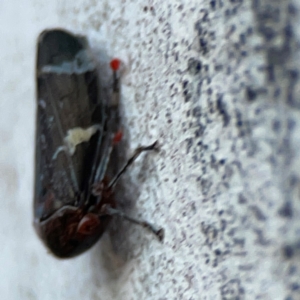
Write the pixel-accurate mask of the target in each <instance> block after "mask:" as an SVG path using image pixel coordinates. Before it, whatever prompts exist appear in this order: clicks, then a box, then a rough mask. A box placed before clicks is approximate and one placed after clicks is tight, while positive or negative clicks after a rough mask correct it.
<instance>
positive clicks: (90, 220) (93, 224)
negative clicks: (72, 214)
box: [77, 213, 100, 235]
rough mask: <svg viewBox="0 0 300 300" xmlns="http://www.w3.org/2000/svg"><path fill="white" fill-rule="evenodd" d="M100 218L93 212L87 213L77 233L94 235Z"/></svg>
mask: <svg viewBox="0 0 300 300" xmlns="http://www.w3.org/2000/svg"><path fill="white" fill-rule="evenodd" d="M99 225H100V219H99V217H98V216H97V215H95V214H93V213H88V214H86V215H85V216H84V217H83V218H82V219H81V221H80V222H79V224H78V226H77V233H80V234H84V235H92V234H94V233H95V232H96V230H97V229H98V228H99Z"/></svg>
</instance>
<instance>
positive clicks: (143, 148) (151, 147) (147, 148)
mask: <svg viewBox="0 0 300 300" xmlns="http://www.w3.org/2000/svg"><path fill="white" fill-rule="evenodd" d="M157 145H158V142H157V141H155V142H154V143H153V144H151V145H149V146H140V147H138V148H137V149H136V150H135V151H134V153H133V155H132V156H131V157H130V158H129V159H128V161H127V163H126V164H125V165H124V166H123V168H122V169H121V170H120V171H119V173H118V174H117V175H116V176H115V178H114V179H113V180H112V181H111V182H110V183H109V185H108V188H111V189H113V187H114V186H115V185H116V183H117V182H118V180H119V179H120V177H121V176H122V174H124V173H125V172H126V170H127V169H128V167H130V166H131V165H132V164H133V162H134V161H135V160H136V159H137V158H138V157H139V156H140V154H141V153H143V152H145V151H151V150H156V151H157V150H158V147H157Z"/></svg>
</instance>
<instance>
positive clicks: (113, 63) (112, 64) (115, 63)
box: [110, 58, 121, 71]
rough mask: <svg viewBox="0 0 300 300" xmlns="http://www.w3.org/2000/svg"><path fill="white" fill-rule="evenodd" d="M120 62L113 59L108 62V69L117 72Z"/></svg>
mask: <svg viewBox="0 0 300 300" xmlns="http://www.w3.org/2000/svg"><path fill="white" fill-rule="evenodd" d="M120 64H121V61H120V60H119V59H118V58H114V59H112V60H111V62H110V67H111V69H112V70H113V71H118V70H119V68H120Z"/></svg>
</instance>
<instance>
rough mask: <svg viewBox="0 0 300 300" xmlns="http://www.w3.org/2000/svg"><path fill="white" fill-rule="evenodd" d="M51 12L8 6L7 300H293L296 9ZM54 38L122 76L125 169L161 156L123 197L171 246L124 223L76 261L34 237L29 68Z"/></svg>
mask: <svg viewBox="0 0 300 300" xmlns="http://www.w3.org/2000/svg"><path fill="white" fill-rule="evenodd" d="M48 2H49V3H46V2H41V1H37V0H26V1H23V2H22V4H20V2H19V1H10V2H8V1H7V2H6V3H5V2H1V4H0V24H1V26H0V28H1V29H0V34H1V40H0V45H1V47H0V48H1V53H0V60H1V66H2V68H1V69H2V70H1V71H2V72H1V79H0V88H1V91H2V97H1V99H2V100H1V101H0V140H1V142H2V146H1V150H0V169H1V173H0V175H1V182H0V195H1V199H2V205H3V206H2V208H1V210H0V217H1V224H2V225H1V227H0V238H1V244H2V249H1V258H0V263H1V266H2V267H1V268H0V277H1V278H2V279H1V282H0V289H1V294H2V295H3V296H1V298H2V299H8V300H9V299H39V300H40V299H42V300H44V299H45V300H48V299H51V300H52V299H155V300H156V299H160V300H163V299H195V300H196V299H224V300H225V299H226V300H229V299H231V300H233V299H236V300H237V299H260V300H263V299H264V300H265V299H266V300H267V299H271V300H273V299H284V300H292V299H293V300H296V299H300V221H299V215H300V201H299V198H300V182H299V180H300V121H299V120H300V94H299V92H300V84H299V76H300V75H299V70H300V57H299V53H300V52H299V42H300V21H299V20H300V15H299V9H300V2H299V1H296V0H295V1H278V0H276V1H274V0H260V1H259V0H253V1H250V0H248V1H247V0H231V1H229V0H228V1H227V0H226V1H225V0H210V1H204V0H201V1H200V0H198V1H196V0H189V1H179V0H168V1H159V0H156V1H155V0H153V1H150V0H149V1H140V0H136V1H125V0H124V1H115V0H104V1H92V0H90V1H88V0H86V1H83V0H81V1H76V3H75V4H74V1H70V0H68V1H63V2H62V1H48ZM49 27H64V28H67V29H69V30H72V31H74V32H78V33H82V34H85V35H86V36H87V37H88V38H89V40H90V42H91V45H92V47H93V48H94V49H95V52H96V53H99V62H100V64H102V66H105V65H106V64H107V62H108V61H109V59H110V58H111V57H114V56H117V57H119V58H121V59H122V60H123V61H124V63H125V65H126V70H125V72H124V74H123V75H122V99H121V100H122V108H121V109H122V113H123V120H122V121H123V126H124V132H125V140H124V143H123V146H124V153H123V159H124V160H125V157H128V156H129V155H130V153H132V151H133V150H134V148H135V147H137V146H138V145H139V144H148V143H151V142H153V141H154V140H156V139H158V140H159V143H160V145H161V150H160V152H159V153H157V154H148V155H146V156H144V157H142V158H141V159H139V160H138V161H137V163H136V164H135V165H134V166H133V167H132V168H131V169H130V171H129V172H128V173H127V174H126V175H125V176H124V178H123V180H122V182H121V185H120V190H121V191H122V192H120V193H118V197H119V198H120V206H121V207H123V209H124V210H125V211H126V212H127V213H129V214H131V215H134V216H138V217H141V218H145V219H147V220H152V222H155V223H157V224H159V225H162V226H163V227H164V228H165V230H166V238H165V241H164V243H163V244H159V243H158V242H157V241H156V240H155V239H154V238H153V237H152V236H151V235H149V234H147V233H145V232H144V231H143V230H142V229H140V228H137V227H135V226H133V225H130V224H128V223H125V222H124V221H122V220H119V219H117V220H115V221H114V222H113V223H112V224H111V226H110V229H109V231H108V233H107V234H106V235H105V236H104V237H103V239H102V240H101V242H100V243H99V244H98V245H97V246H96V247H95V248H93V249H92V250H91V251H89V252H87V253H86V254H84V255H82V256H81V257H78V258H77V259H74V260H67V261H58V260H56V259H55V258H53V257H52V256H50V255H49V254H47V252H46V250H45V249H44V248H43V245H42V244H41V243H40V241H38V239H37V238H36V236H35V233H34V231H33V229H32V226H31V222H32V212H31V205H32V185H33V184H32V178H33V141H34V111H35V102H34V101H35V100H34V81H33V80H34V79H33V78H34V77H33V76H34V53H35V42H36V37H37V35H38V33H39V32H40V31H41V30H43V29H44V28H49ZM103 68H104V67H103ZM4 70H5V71H4ZM103 74H107V73H106V71H105V70H104V72H103ZM108 82H109V80H107V78H105V77H104V78H103V85H104V86H106V87H107V86H108ZM3 297H4V298H3Z"/></svg>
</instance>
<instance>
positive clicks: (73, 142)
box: [53, 125, 101, 159]
mask: <svg viewBox="0 0 300 300" xmlns="http://www.w3.org/2000/svg"><path fill="white" fill-rule="evenodd" d="M98 130H99V131H101V126H100V125H93V126H91V127H88V128H82V127H75V128H72V129H69V130H68V131H67V135H66V137H65V138H64V144H65V145H64V146H60V147H58V148H57V150H56V151H55V153H54V155H53V159H56V158H57V156H58V154H59V153H60V152H61V151H67V152H68V153H69V154H70V155H73V154H74V153H75V151H76V146H77V145H79V144H81V143H84V142H88V141H89V140H90V138H91V137H92V136H93V135H94V134H95V133H96V132H97V131H98Z"/></svg>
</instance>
